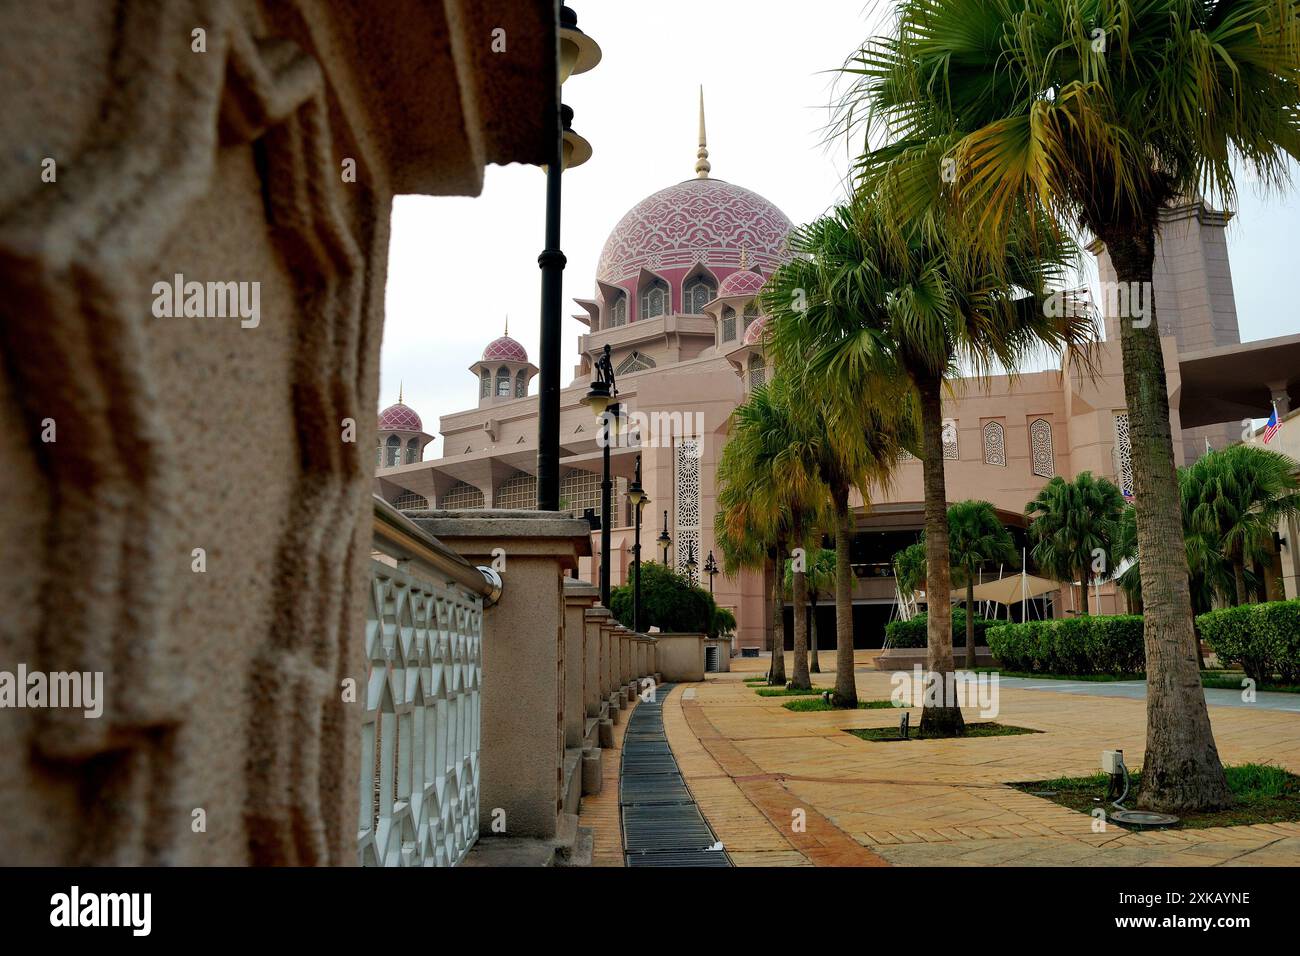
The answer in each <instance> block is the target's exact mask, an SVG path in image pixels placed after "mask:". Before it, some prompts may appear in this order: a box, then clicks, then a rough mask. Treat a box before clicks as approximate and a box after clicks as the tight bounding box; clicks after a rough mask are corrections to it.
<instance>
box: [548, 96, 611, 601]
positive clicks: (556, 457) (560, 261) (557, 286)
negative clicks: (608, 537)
mask: <svg viewBox="0 0 1300 956" xmlns="http://www.w3.org/2000/svg"><path fill="white" fill-rule="evenodd" d="M556 107H557V108H556V109H555V114H554V116H553V117H552V118H551V119H550V120H549V121H550V122H552V123H554V129H555V146H554V149H553V150H552V154H551V161H550V162H549V163H547V164H546V248H544V249H543V250H542V254H541V255H539V256H538V257H537V265H538V266H539V267H540V268H541V270H542V342H541V354H540V356H539V358H538V361H539V364H540V369H541V387H540V391H539V392H538V398H537V410H538V411H537V414H538V418H537V507H538V508H539V509H541V510H542V511H559V510H560V332H561V326H560V305H561V296H562V295H563V292H564V265H565V262H566V261H567V260H566V259H565V257H564V253H563V252H561V251H560V179H561V177H562V176H563V174H564V170H563V168H562V166H561V163H562V158H561V157H562V156H563V142H564V122H563V118H562V115H561V111H562V110H565V109H568V107H562V106H560V105H559V91H558V90H557V91H556ZM606 598H608V595H606Z"/></svg>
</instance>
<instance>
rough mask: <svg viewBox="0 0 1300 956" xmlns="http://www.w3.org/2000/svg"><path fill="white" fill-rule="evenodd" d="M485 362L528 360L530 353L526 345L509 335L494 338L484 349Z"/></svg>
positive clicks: (483, 359)
mask: <svg viewBox="0 0 1300 956" xmlns="http://www.w3.org/2000/svg"><path fill="white" fill-rule="evenodd" d="M482 361H484V362H525V363H526V362H527V361H528V353H527V352H525V351H524V347H523V346H522V345H520V344H519V343H518V342H516V341H515V340H514V339H512V338H511V337H510V336H508V335H503V336H501V338H499V339H493V340H492V341H491V342H489V343H488V347H487V348H485V349H484V350H483V358H482Z"/></svg>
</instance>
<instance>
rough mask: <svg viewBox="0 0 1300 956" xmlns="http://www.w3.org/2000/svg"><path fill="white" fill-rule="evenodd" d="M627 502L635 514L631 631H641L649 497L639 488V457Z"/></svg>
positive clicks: (638, 457)
mask: <svg viewBox="0 0 1300 956" xmlns="http://www.w3.org/2000/svg"><path fill="white" fill-rule="evenodd" d="M627 500H628V501H630V502H632V508H633V510H634V511H635V512H636V525H635V530H634V532H633V537H632V575H633V578H632V630H634V631H637V632H638V633H639V632H640V631H641V510H642V509H643V508H645V506H646V505H648V504H649V503H650V497H649V496H648V495H647V494H646V493H645V489H644V488H642V487H641V456H640V455H637V456H636V477H635V478H633V479H632V484H630V485H628V486H627Z"/></svg>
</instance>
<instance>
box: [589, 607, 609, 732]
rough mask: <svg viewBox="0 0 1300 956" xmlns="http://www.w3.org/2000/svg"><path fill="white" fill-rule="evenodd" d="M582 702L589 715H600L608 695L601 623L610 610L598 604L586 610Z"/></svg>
mask: <svg viewBox="0 0 1300 956" xmlns="http://www.w3.org/2000/svg"><path fill="white" fill-rule="evenodd" d="M583 616H584V618H585V628H584V640H583V658H584V663H583V672H582V704H583V708H584V709H585V710H586V712H587V716H588V717H599V716H600V702H601V700H603V699H604V697H605V696H606V695H605V694H604V693H603V691H602V686H603V683H604V681H603V680H602V678H601V670H600V666H601V652H600V640H601V624H602V623H603V622H604V621H606V620H608V619H609V611H608V610H606V609H605V608H603V607H600V606H599V605H597V606H596V607H592V608H588V609H587V610H586V611H585V612H584V615H583Z"/></svg>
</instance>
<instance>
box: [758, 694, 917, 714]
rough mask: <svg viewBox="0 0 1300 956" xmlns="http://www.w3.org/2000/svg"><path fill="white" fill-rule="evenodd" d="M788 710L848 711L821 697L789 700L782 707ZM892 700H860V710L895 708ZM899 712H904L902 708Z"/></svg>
mask: <svg viewBox="0 0 1300 956" xmlns="http://www.w3.org/2000/svg"><path fill="white" fill-rule="evenodd" d="M781 706H782V707H784V708H785V709H786V710H793V711H794V712H795V713H796V714H810V713H820V712H822V711H826V710H846V709H847V708H844V707H836V706H835V705H834V704H828V703H826V701H824V700H822V699H821V698H820V697H804V698H801V699H799V700H789V701H786V702H785V703H784V704H782V705H781ZM893 706H894V702H893V701H892V700H860V701H858V710H884V709H886V708H889V707H893ZM899 710H902V708H901V707H900V708H899Z"/></svg>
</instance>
